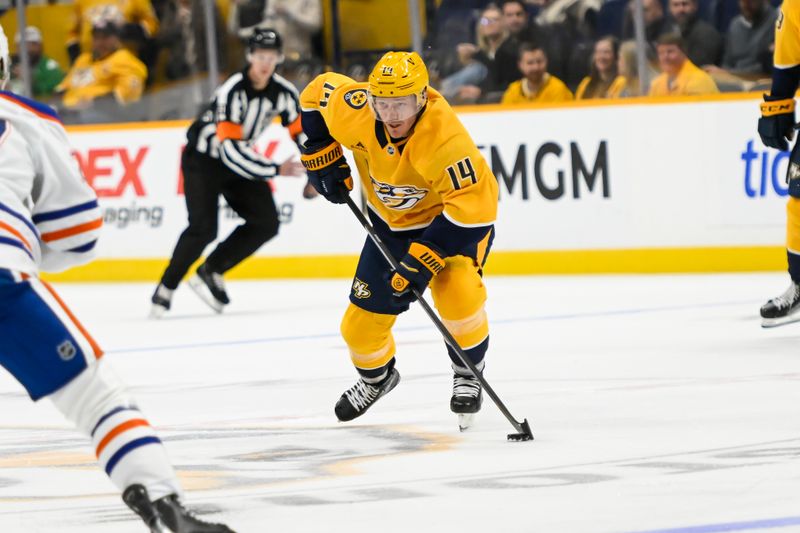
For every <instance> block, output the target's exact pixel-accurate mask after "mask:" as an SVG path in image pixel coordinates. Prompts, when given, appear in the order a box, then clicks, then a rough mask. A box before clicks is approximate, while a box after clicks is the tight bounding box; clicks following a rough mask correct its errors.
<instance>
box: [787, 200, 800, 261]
mask: <svg viewBox="0 0 800 533" xmlns="http://www.w3.org/2000/svg"><path fill="white" fill-rule="evenodd" d="M786 247H787V248H789V250H792V251H793V252H796V253H797V252H800V199H798V198H789V201H788V202H787V204H786Z"/></svg>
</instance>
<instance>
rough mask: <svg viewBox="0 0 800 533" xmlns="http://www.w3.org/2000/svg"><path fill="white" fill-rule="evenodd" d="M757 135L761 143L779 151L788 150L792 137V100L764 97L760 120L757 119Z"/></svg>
mask: <svg viewBox="0 0 800 533" xmlns="http://www.w3.org/2000/svg"><path fill="white" fill-rule="evenodd" d="M758 134H759V135H760V136H761V142H763V143H764V145H766V146H769V147H770V148H777V149H778V150H781V151H786V150H788V149H789V143H788V141H790V140H791V139H792V137H794V98H780V97H777V96H769V95H767V94H765V95H764V102H763V103H762V104H761V118H760V119H758Z"/></svg>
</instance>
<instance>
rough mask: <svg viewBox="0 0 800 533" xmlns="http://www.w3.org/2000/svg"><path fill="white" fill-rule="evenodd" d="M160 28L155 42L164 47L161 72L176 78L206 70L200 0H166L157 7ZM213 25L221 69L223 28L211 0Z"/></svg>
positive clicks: (204, 27)
mask: <svg viewBox="0 0 800 533" xmlns="http://www.w3.org/2000/svg"><path fill="white" fill-rule="evenodd" d="M159 14H160V15H161V28H160V29H159V31H158V35H157V37H156V42H157V43H158V46H159V48H163V49H166V50H167V51H168V54H167V62H166V67H165V70H166V72H165V74H166V77H167V79H169V80H177V79H181V78H185V77H186V76H190V75H191V74H194V73H196V72H206V71H207V70H208V50H207V47H206V19H205V16H204V12H203V0H168V1H167V2H166V3H165V4H163V7H162V8H161V9H160V11H159ZM214 29H215V30H216V42H217V51H218V52H217V61H218V62H219V67H220V70H223V71H224V70H225V58H226V55H227V54H226V46H225V31H224V29H223V22H222V17H221V16H220V13H219V9H218V8H217V6H216V3H215V4H214Z"/></svg>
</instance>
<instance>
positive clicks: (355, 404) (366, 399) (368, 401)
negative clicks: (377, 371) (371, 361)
mask: <svg viewBox="0 0 800 533" xmlns="http://www.w3.org/2000/svg"><path fill="white" fill-rule="evenodd" d="M399 382H400V373H399V372H398V371H397V370H396V369H394V368H392V369H391V370H390V371H389V374H388V375H387V376H386V377H385V378H384V379H383V381H381V382H380V383H375V384H370V383H367V382H366V381H364V379H363V378H359V379H358V381H357V382H356V384H355V385H353V386H352V387H350V388H349V389H347V390H346V391H344V394H342V396H341V398H339V401H338V402H336V407H335V408H334V409H333V410H334V412H335V413H336V418H338V419H339V420H340V421H341V422H347V421H349V420H353V419H354V418H358V417H359V416H361V415H363V414H364V413H366V412H367V409H369V408H370V406H371V405H372V404H373V403H375V402H376V401H378V398H380V397H381V396H383V395H385V394H386V393H387V392H389V391H390V390H392V389H393V388H395V387H396V386H397V384H398V383H399Z"/></svg>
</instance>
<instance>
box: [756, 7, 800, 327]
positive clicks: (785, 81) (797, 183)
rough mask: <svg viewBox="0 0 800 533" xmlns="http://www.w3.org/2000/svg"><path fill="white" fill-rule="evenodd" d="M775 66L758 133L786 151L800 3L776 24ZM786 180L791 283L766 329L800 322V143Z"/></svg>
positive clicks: (799, 60) (767, 316)
mask: <svg viewBox="0 0 800 533" xmlns="http://www.w3.org/2000/svg"><path fill="white" fill-rule="evenodd" d="M774 65H775V66H774V69H773V72H772V89H771V91H770V94H768V95H767V94H765V95H764V103H762V104H761V118H760V119H759V121H758V133H759V135H760V136H761V140H762V142H763V143H764V144H765V145H767V146H770V147H772V148H776V149H778V150H784V151H785V150H788V149H789V142H788V141H790V140H792V138H793V137H794V131H795V117H794V106H795V102H794V95H795V91H796V90H797V86H798V83H800V0H785V1H784V2H783V5H781V12H780V15H779V16H778V20H777V22H776V24H775V55H774ZM786 179H787V182H788V184H789V201H788V204H787V206H786V215H787V220H786V252H787V257H788V261H789V276H790V277H791V283H790V284H789V288H788V289H786V291H785V292H784V293H783V294H781V295H780V296H777V297H775V298H773V299H771V300H770V301H768V302H767V303H766V304H764V306H763V307H761V317H762V319H763V321H762V326H764V327H773V326H780V325H782V324H788V323H790V322H796V321H798V320H800V143H795V145H794V148H793V149H792V153H791V156H790V157H789V170H788V175H787V177H786Z"/></svg>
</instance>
